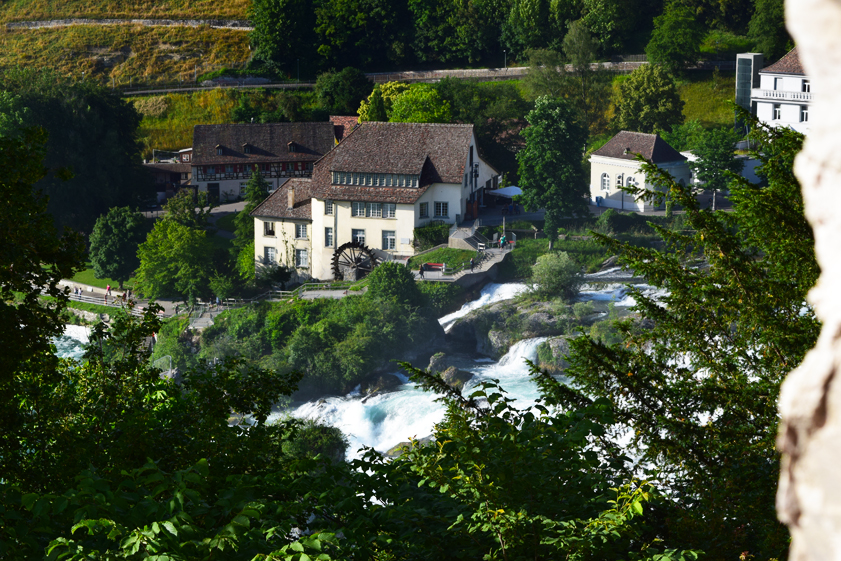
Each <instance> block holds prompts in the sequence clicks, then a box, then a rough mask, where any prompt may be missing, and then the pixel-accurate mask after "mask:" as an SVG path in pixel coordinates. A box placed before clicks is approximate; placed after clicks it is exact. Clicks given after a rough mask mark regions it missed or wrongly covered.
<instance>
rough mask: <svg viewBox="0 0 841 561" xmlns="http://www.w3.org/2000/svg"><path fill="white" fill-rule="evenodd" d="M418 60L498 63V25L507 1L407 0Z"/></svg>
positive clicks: (495, 64) (502, 19)
mask: <svg viewBox="0 0 841 561" xmlns="http://www.w3.org/2000/svg"><path fill="white" fill-rule="evenodd" d="M408 5H409V11H410V12H411V14H412V17H413V20H414V21H413V22H412V27H413V28H414V29H413V31H414V34H413V41H412V50H413V51H414V55H415V58H416V59H417V60H418V62H435V61H441V62H449V61H465V62H468V63H470V64H472V63H476V62H479V61H482V62H483V63H485V64H489V65H491V66H499V60H498V59H499V55H500V54H501V53H502V51H501V47H500V44H499V29H500V27H501V25H502V24H503V22H504V20H505V19H506V17H507V16H508V14H507V13H506V11H505V8H506V7H507V3H499V2H494V1H478V2H457V1H452V0H444V1H436V0H432V1H430V0H409V2H408Z"/></svg>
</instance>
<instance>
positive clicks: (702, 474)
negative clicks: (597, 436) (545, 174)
mask: <svg viewBox="0 0 841 561" xmlns="http://www.w3.org/2000/svg"><path fill="white" fill-rule="evenodd" d="M752 128H753V133H752V134H753V137H754V138H753V139H754V141H755V142H756V143H757V146H758V147H757V152H756V153H755V154H754V157H757V158H759V159H760V160H761V162H762V164H761V166H760V167H759V168H757V171H758V173H759V174H760V175H761V176H763V177H764V182H763V183H762V184H760V185H755V184H751V183H749V182H747V181H746V180H744V179H741V178H737V179H733V180H732V181H731V184H730V190H731V193H732V194H731V200H732V201H733V212H732V213H730V212H728V213H724V212H710V211H708V210H701V209H700V208H699V206H698V203H697V201H696V199H695V196H694V194H693V193H692V191H691V189H690V188H688V187H682V186H681V185H679V184H677V183H675V182H674V181H673V179H672V178H671V177H670V176H669V175H668V174H667V173H665V172H663V171H661V170H660V169H659V168H657V166H654V165H652V164H646V165H645V166H644V170H645V173H646V175H647V181H646V182H647V183H649V184H653V185H654V186H655V188H656V190H655V191H646V190H645V189H642V188H636V189H629V191H630V192H632V193H633V194H635V195H639V196H642V197H645V198H647V199H650V200H652V201H654V202H655V204H656V203H657V202H659V201H662V199H663V198H664V197H669V198H671V199H672V200H673V201H674V202H676V203H678V204H679V205H681V206H682V207H683V208H684V210H685V212H686V214H685V222H686V225H687V228H688V230H686V231H681V232H674V231H669V230H666V229H664V228H661V227H658V226H656V225H653V224H652V226H653V227H654V228H655V229H656V230H657V231H658V233H659V234H660V236H661V237H662V239H663V240H664V242H665V249H664V250H656V249H648V248H640V247H633V246H629V245H626V244H622V243H620V242H618V241H616V240H614V239H611V238H608V237H606V236H603V235H599V234H594V235H596V236H597V237H598V238H599V239H600V240H601V242H602V243H604V244H606V245H607V246H609V247H610V248H611V250H612V251H615V252H616V253H618V254H619V255H620V257H621V262H622V263H623V264H625V265H626V266H628V267H629V268H631V269H633V270H634V271H635V273H636V274H637V275H640V276H644V277H645V278H646V279H647V282H648V283H649V284H651V285H653V286H655V287H658V288H661V289H663V290H661V291H660V294H663V295H661V296H658V297H653V296H648V295H646V294H643V293H642V291H640V290H635V289H633V288H632V289H631V290H630V292H631V294H632V296H633V297H634V299H635V300H636V306H635V308H634V311H635V312H636V313H637V314H639V316H640V317H641V318H643V319H644V321H626V322H624V323H621V324H620V325H619V328H620V330H621V331H622V333H623V335H624V337H623V341H622V342H620V343H618V344H614V345H607V344H603V343H601V342H599V341H596V340H594V339H592V338H588V337H583V338H580V339H577V340H575V341H573V342H572V344H571V346H572V349H573V352H572V353H570V356H569V362H570V365H571V366H570V368H568V369H567V371H566V374H567V375H568V376H570V379H571V385H572V387H574V388H575V389H576V390H577V391H578V392H580V393H581V394H582V395H585V396H588V397H595V398H602V399H608V400H609V401H610V403H611V404H612V405H613V407H614V408H615V415H616V426H615V430H622V431H626V432H627V433H628V434H630V435H632V436H633V438H632V446H633V449H635V450H636V452H637V453H638V454H639V456H640V463H641V465H646V464H648V465H650V466H655V467H656V469H657V473H656V474H653V477H654V481H656V482H657V484H658V485H659V486H661V487H664V488H666V489H668V490H669V494H670V497H673V498H674V500H675V503H674V504H675V508H674V511H673V512H672V513H670V517H671V518H672V520H673V522H672V523H671V526H672V531H673V532H674V534H673V535H675V536H680V539H679V541H680V543H682V544H684V545H686V546H688V547H704V549H705V550H706V551H707V555H709V556H710V558H712V559H729V558H734V557H735V556H738V555H739V554H740V553H741V552H744V551H748V552H750V553H751V554H753V555H756V556H757V557H760V556H761V557H766V558H767V557H776V558H782V557H783V556H784V555H785V551H786V548H787V543H788V538H787V532H786V531H785V528H784V527H783V526H782V525H781V524H779V522H778V521H777V520H776V515H775V511H774V493H775V488H776V482H777V477H778V465H777V455H776V451H775V448H774V441H775V437H776V428H777V410H776V399H777V395H778V392H779V386H780V382H781V381H782V379H783V378H784V376H785V375H786V374H787V373H788V372H789V370H791V368H793V367H794V366H795V365H797V364H798V363H799V362H800V361H801V359H802V358H803V356H804V354H805V352H806V351H807V350H808V349H809V348H811V347H812V345H813V343H814V341H815V338H816V337H817V334H818V330H819V325H818V321H817V319H816V318H815V316H814V314H813V313H812V311H811V309H809V308H808V307H807V306H806V304H805V295H806V292H807V291H808V290H809V288H810V287H811V286H812V285H813V284H814V282H815V280H816V279H817V275H818V267H817V264H816V262H815V256H814V250H813V247H814V244H813V239H812V232H811V229H810V228H809V225H808V223H807V222H806V220H805V218H804V216H803V209H802V200H801V195H800V189H799V185H798V184H797V181H796V180H795V178H794V175H793V173H792V162H793V158H794V156H795V155H796V153H797V152H798V151H799V149H800V145H801V143H802V140H803V138H802V136H801V135H799V134H798V133H795V132H793V131H790V130H783V129H772V128H767V127H764V126H762V125H760V124H759V123H754V124H753V127H752ZM562 403H565V404H568V405H572V404H573V403H576V401H575V400H573V399H569V398H567V397H564V399H563V400H562Z"/></svg>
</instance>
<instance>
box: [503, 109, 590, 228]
mask: <svg viewBox="0 0 841 561" xmlns="http://www.w3.org/2000/svg"><path fill="white" fill-rule="evenodd" d="M527 118H528V121H529V124H530V125H531V126H530V127H528V128H526V129H524V130H523V131H522V132H521V133H520V134H521V135H522V136H523V137H524V138H525V139H526V146H525V147H524V148H523V149H522V150H521V151H520V152H518V153H517V161H518V162H519V163H520V186H521V187H522V189H523V201H524V203H525V205H526V207H527V208H529V209H537V208H544V209H546V221H547V223H546V227H545V230H546V234H547V236H549V239H550V240H552V239H554V238H555V236H556V231H557V226H556V225H555V224H556V221H557V219H559V218H562V217H565V216H574V215H583V214H585V213H586V212H587V206H586V205H587V196H588V195H587V193H588V189H589V188H588V186H587V183H586V180H585V178H584V172H583V169H582V167H581V155H580V154H581V150H582V149H583V147H584V142H585V141H586V139H587V131H586V130H585V129H584V128H583V127H582V125H581V124H580V122H579V121H578V119H577V118H576V115H575V113H574V111H573V108H572V106H571V104H570V103H568V102H567V101H565V100H562V99H551V98H548V97H541V98H538V100H537V101H536V102H535V104H534V110H533V111H531V112H530V113H529V114H528V116H527Z"/></svg>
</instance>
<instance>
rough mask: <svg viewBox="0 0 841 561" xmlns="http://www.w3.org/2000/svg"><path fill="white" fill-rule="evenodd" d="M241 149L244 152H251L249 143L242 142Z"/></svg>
mask: <svg viewBox="0 0 841 561" xmlns="http://www.w3.org/2000/svg"><path fill="white" fill-rule="evenodd" d="M242 151H243V152H244V153H246V154H251V145H250V144H243V145H242Z"/></svg>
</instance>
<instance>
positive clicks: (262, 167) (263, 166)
mask: <svg viewBox="0 0 841 561" xmlns="http://www.w3.org/2000/svg"><path fill="white" fill-rule="evenodd" d="M260 170H261V171H272V165H271V164H260Z"/></svg>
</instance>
